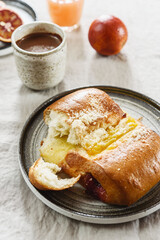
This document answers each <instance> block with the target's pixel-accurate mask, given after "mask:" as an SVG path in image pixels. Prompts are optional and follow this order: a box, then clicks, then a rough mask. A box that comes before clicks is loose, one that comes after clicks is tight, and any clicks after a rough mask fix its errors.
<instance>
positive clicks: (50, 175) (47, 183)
mask: <svg viewBox="0 0 160 240" xmlns="http://www.w3.org/2000/svg"><path fill="white" fill-rule="evenodd" d="M60 171H61V168H60V167H58V165H56V164H54V163H48V162H45V161H44V160H43V159H42V158H39V159H38V160H37V161H36V162H35V163H34V164H33V165H32V167H31V168H30V169H29V179H30V181H31V183H32V184H33V185H34V186H35V187H36V188H38V189H40V190H63V189H66V188H69V187H72V186H73V185H74V184H75V183H76V182H78V180H79V178H80V175H78V176H77V177H73V178H65V179H62V178H59V177H58V176H57V174H58V173H59V172H60Z"/></svg>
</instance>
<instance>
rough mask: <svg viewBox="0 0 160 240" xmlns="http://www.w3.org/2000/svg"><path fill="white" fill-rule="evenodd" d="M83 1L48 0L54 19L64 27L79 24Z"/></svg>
mask: <svg viewBox="0 0 160 240" xmlns="http://www.w3.org/2000/svg"><path fill="white" fill-rule="evenodd" d="M83 2H84V0H48V6H49V13H50V16H51V19H52V21H53V22H54V23H56V24H58V25H60V26H62V27H73V26H78V24H79V21H80V18H81V15H82V8H83Z"/></svg>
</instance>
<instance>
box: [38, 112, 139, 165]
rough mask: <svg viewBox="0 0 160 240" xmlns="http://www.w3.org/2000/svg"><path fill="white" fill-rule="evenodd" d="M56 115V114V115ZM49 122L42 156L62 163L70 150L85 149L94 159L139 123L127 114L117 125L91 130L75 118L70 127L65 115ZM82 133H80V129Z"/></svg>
mask: <svg viewBox="0 0 160 240" xmlns="http://www.w3.org/2000/svg"><path fill="white" fill-rule="evenodd" d="M54 117H55V116H54ZM53 119H56V120H53V121H51V122H50V124H49V131H48V136H47V137H46V138H45V139H44V142H43V145H42V146H41V148H40V154H41V157H43V159H44V160H45V161H47V162H52V163H55V164H57V165H61V163H62V162H63V161H64V159H65V156H66V155H67V153H68V152H69V151H70V150H75V149H78V150H83V151H84V153H86V154H88V155H89V156H90V157H91V158H92V159H94V157H95V156H96V155H97V154H99V153H101V152H102V151H104V150H111V149H114V148H116V147H117V144H116V141H117V140H119V139H121V138H122V137H123V136H124V135H125V134H127V133H128V132H130V131H132V130H133V129H135V128H136V127H137V125H138V124H139V123H138V121H137V120H135V119H134V118H132V117H130V116H127V117H126V118H123V119H122V120H121V121H120V122H119V124H117V125H116V126H110V127H107V128H106V129H105V128H102V127H101V128H98V129H94V130H92V131H90V132H85V131H84V130H83V126H82V124H83V123H82V122H79V124H78V122H77V121H78V120H75V121H74V122H73V123H72V124H73V126H71V127H69V125H68V124H67V120H66V118H65V116H64V115H63V114H62V115H61V116H60V115H59V118H58V120H57V118H53ZM79 129H82V131H81V134H79V133H80V130H79Z"/></svg>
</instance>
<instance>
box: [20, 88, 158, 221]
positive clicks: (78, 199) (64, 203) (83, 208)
mask: <svg viewBox="0 0 160 240" xmlns="http://www.w3.org/2000/svg"><path fill="white" fill-rule="evenodd" d="M96 87H97V88H99V89H102V90H104V91H105V92H107V93H108V94H109V95H110V96H111V97H112V98H113V99H114V100H115V102H116V103H118V104H119V105H120V107H121V108H122V109H123V110H124V111H126V112H128V113H129V114H130V115H131V116H133V117H135V118H140V117H142V122H143V123H144V124H145V125H146V126H148V127H150V128H151V129H153V130H154V131H156V132H157V133H158V134H160V104H158V103H157V102H155V101H154V100H152V99H150V98H148V97H146V96H144V95H142V94H140V93H137V92H134V91H131V90H127V89H122V88H116V87H108V86H96ZM75 90H77V89H75ZM75 90H71V91H67V92H63V93H61V94H59V95H56V96H54V97H52V98H50V99H49V100H48V101H46V102H44V103H43V104H42V105H41V106H40V107H38V108H37V109H36V110H35V111H34V112H33V113H32V115H31V116H30V118H29V119H28V121H27V122H26V124H25V126H24V128H23V130H22V134H21V138H20V148H19V153H20V160H19V164H20V169H21V171H22V175H23V177H24V179H25V181H26V183H27V185H28V186H29V188H30V189H31V190H32V191H33V193H34V194H35V195H36V196H37V197H38V198H39V199H40V200H41V201H42V202H44V203H45V204H46V205H48V206H49V207H50V208H52V209H54V210H55V211H57V212H59V213H61V214H63V215H66V216H68V217H71V218H74V219H77V220H80V221H85V222H91V223H98V224H113V223H122V222H128V221H132V220H135V219H138V218H142V217H145V216H147V215H149V214H151V213H153V212H154V211H156V210H158V209H160V183H158V184H157V185H156V186H155V187H154V188H153V189H151V190H150V191H149V192H148V193H147V194H146V195H145V196H144V197H143V198H141V199H140V200H139V201H138V202H136V203H135V204H133V205H132V206H130V207H119V206H112V205H108V204H104V203H102V202H100V201H98V200H95V199H93V198H92V197H91V196H89V195H87V193H86V192H85V191H84V189H83V188H82V187H81V186H80V185H79V184H76V185H75V186H74V187H72V188H70V189H68V190H64V191H59V192H58V191H38V190H37V189H36V188H34V187H33V186H32V184H31V183H30V181H29V179H28V170H29V167H30V166H31V165H32V164H33V162H34V161H35V160H37V159H38V158H39V147H40V142H41V140H42V139H43V138H44V137H45V136H46V133H47V126H45V124H44V121H43V111H44V109H45V108H46V107H47V106H49V105H50V104H52V103H53V102H54V101H56V100H58V99H59V98H61V97H63V96H65V95H67V94H69V93H71V92H73V91H75Z"/></svg>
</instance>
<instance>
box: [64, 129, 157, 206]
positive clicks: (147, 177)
mask: <svg viewBox="0 0 160 240" xmlns="http://www.w3.org/2000/svg"><path fill="white" fill-rule="evenodd" d="M141 128H142V129H143V132H144V135H143V134H141V135H140V136H139V138H138V139H137V137H134V138H133V139H132V140H131V139H128V140H127V141H125V142H123V143H121V144H119V146H118V147H117V148H115V149H114V150H109V151H104V152H103V153H102V154H101V155H99V157H98V159H96V161H92V160H90V159H88V158H85V157H83V156H81V155H80V154H79V153H77V152H70V153H68V155H67V156H66V159H65V160H66V165H64V167H63V168H64V171H66V172H67V173H68V174H70V175H71V176H74V175H77V174H78V173H85V172H89V173H91V174H92V175H93V177H94V178H95V179H96V180H97V181H98V182H99V183H100V184H101V185H102V187H103V188H104V189H105V190H106V192H107V196H108V199H107V202H108V203H111V204H118V205H131V204H133V203H134V202H136V201H137V200H138V199H140V198H141V197H142V196H144V195H145V194H146V193H147V192H148V191H149V190H150V189H151V188H152V187H153V186H154V185H155V184H156V183H158V182H159V181H160V137H159V136H158V135H157V134H156V133H155V132H153V131H151V130H149V129H147V128H144V126H141Z"/></svg>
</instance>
